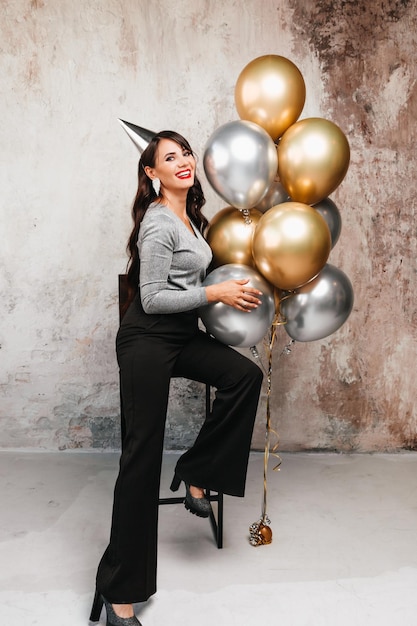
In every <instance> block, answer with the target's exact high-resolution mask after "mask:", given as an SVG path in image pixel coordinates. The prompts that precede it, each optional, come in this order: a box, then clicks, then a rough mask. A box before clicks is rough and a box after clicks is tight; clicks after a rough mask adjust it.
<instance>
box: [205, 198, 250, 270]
mask: <svg viewBox="0 0 417 626" xmlns="http://www.w3.org/2000/svg"><path fill="white" fill-rule="evenodd" d="M261 216H262V213H261V212H260V211H257V210H255V209H250V210H247V211H245V212H243V211H240V210H239V209H236V208H235V207H226V208H224V209H222V210H221V211H219V212H218V213H216V215H215V216H214V217H213V219H212V220H211V222H210V225H209V229H208V231H207V242H208V244H209V246H210V247H211V250H212V252H213V265H214V267H218V266H219V265H226V264H229V263H238V264H240V265H249V266H251V267H254V266H255V263H254V260H253V257H252V239H253V233H254V232H255V228H256V225H257V223H258V222H259V220H260V218H261Z"/></svg>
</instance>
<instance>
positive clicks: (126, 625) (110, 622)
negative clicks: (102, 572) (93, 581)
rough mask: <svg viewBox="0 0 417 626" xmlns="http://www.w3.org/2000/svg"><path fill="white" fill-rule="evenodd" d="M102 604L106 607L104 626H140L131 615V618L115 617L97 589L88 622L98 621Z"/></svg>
mask: <svg viewBox="0 0 417 626" xmlns="http://www.w3.org/2000/svg"><path fill="white" fill-rule="evenodd" d="M103 604H104V606H105V607H106V617H107V619H106V626H142V624H141V623H140V621H139V620H138V618H137V617H136V616H135V615H133V617H119V616H118V615H116V613H115V612H114V609H113V607H112V605H111V604H110V602H107V600H106V599H105V598H103V596H102V595H101V593H100V592H99V591H97V589H96V593H95V594H94V601H93V606H92V608H91V615H90V622H98V621H99V619H100V615H101V610H102V608H103Z"/></svg>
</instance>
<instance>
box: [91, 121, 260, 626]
mask: <svg viewBox="0 0 417 626" xmlns="http://www.w3.org/2000/svg"><path fill="white" fill-rule="evenodd" d="M195 170H196V162H195V158H194V155H193V152H192V150H191V148H190V146H189V144H188V142H187V141H186V140H185V139H184V138H183V137H182V136H181V135H179V134H177V133H175V132H172V131H162V132H160V133H158V134H157V135H156V136H155V137H154V138H153V139H152V141H151V142H150V144H149V145H148V147H147V148H146V149H145V150H144V152H143V154H142V156H141V159H140V161H139V173H138V178H139V184H138V190H137V194H136V198H135V201H134V204H133V210H132V215H133V219H134V228H133V231H132V233H131V236H130V239H129V243H128V251H129V253H130V259H129V269H128V283H129V289H130V301H131V302H130V306H129V307H128V309H127V311H126V313H125V315H124V317H123V320H122V323H121V326H120V329H119V331H118V334H117V340H116V349H117V357H118V363H119V367H120V380H121V394H122V400H123V411H124V416H125V423H126V432H125V436H124V440H123V446H122V455H121V459H120V470H119V475H118V478H117V481H116V486H115V492H114V505H113V515H112V527H111V536H110V543H109V546H108V547H107V549H106V551H105V553H104V555H103V557H102V559H101V562H100V565H99V568H98V573H97V587H96V595H95V599H94V604H93V608H92V612H91V618H90V619H91V620H92V621H98V620H99V618H100V612H101V608H102V606H103V603H104V604H105V607H106V611H107V626H134V625H136V626H137V625H138V624H140V622H139V621H138V620H137V618H136V617H135V616H134V611H133V606H132V604H133V603H136V602H144V601H145V600H147V599H148V598H149V597H150V596H151V595H152V594H154V593H155V591H156V553H157V522H158V500H159V481H160V473H161V463H162V453H163V438H164V428H165V419H166V411H167V403H168V393H169V383H170V379H171V378H172V377H183V378H188V379H191V380H196V381H200V382H203V383H206V384H209V385H211V386H213V387H215V388H216V390H217V391H216V397H215V400H214V402H213V406H212V411H211V413H210V415H209V416H208V417H207V418H206V420H205V423H204V424H203V426H202V428H201V431H200V433H199V435H198V437H197V439H196V441H195V443H194V445H193V446H192V447H191V449H190V450H188V451H187V452H186V453H185V454H183V455H182V456H181V457H180V458H179V460H178V463H177V466H176V470H175V476H174V479H173V481H172V485H171V489H172V490H173V491H175V490H177V489H178V487H179V485H180V482H181V481H183V482H184V484H185V487H186V499H185V506H186V508H187V509H188V510H190V511H191V512H192V513H194V514H196V515H199V516H201V517H207V516H208V514H209V509H210V504H209V502H208V500H207V499H206V498H205V492H204V490H205V489H211V490H213V491H218V492H222V493H225V494H229V495H234V496H243V495H244V490H245V481H246V471H247V463H248V457H249V450H250V443H251V437H252V430H253V424H254V420H255V416H256V409H257V405H258V399H259V393H260V389H261V384H262V372H261V370H260V369H259V367H258V366H257V365H255V364H254V363H253V362H252V361H250V360H249V359H247V358H246V357H244V356H243V355H241V354H239V353H238V352H237V351H236V350H233V349H232V348H230V347H229V346H225V345H223V344H222V343H220V342H218V341H217V340H216V339H214V338H212V337H210V336H209V335H208V334H207V333H205V332H203V331H201V330H199V328H198V312H197V311H198V308H199V307H200V306H204V305H206V304H208V303H215V302H223V303H225V304H227V305H229V306H232V307H235V308H236V309H238V310H240V311H247V312H248V314H249V313H250V311H251V310H252V309H254V308H256V307H257V306H258V305H259V304H260V300H259V296H260V295H261V292H260V291H258V290H256V289H253V288H251V287H249V286H248V284H247V283H248V280H228V281H225V282H222V283H220V284H217V285H210V286H207V287H205V286H202V282H203V280H204V278H205V275H206V271H207V268H208V266H209V264H210V262H211V250H210V248H209V246H208V244H207V243H206V241H205V239H204V237H203V233H204V230H205V228H206V226H207V220H206V219H205V217H204V216H203V214H202V212H201V208H202V206H203V204H204V202H205V200H204V196H203V192H202V189H201V185H200V183H199V181H198V179H197V178H196V175H195ZM157 179H159V182H160V188H159V191H158V193H157V192H156V191H155V189H154V187H153V184H154V183H155V181H156V180H157Z"/></svg>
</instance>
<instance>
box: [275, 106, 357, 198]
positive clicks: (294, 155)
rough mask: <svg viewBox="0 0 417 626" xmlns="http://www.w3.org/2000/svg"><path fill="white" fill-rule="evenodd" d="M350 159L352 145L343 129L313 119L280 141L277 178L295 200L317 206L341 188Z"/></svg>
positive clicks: (295, 125) (298, 124) (293, 126)
mask: <svg viewBox="0 0 417 626" xmlns="http://www.w3.org/2000/svg"><path fill="white" fill-rule="evenodd" d="M349 159H350V149H349V143H348V140H347V139H346V137H345V135H344V134H343V132H342V131H341V130H340V128H339V127H338V126H337V125H336V124H333V122H329V121H328V120H324V119H321V118H318V117H311V118H308V119H305V120H300V121H299V122H296V123H295V124H293V125H292V126H291V127H290V128H289V129H288V130H287V131H286V132H285V133H284V135H283V137H282V138H281V141H280V143H279V146H278V174H279V177H280V180H281V183H282V185H283V187H284V188H285V189H286V191H287V192H288V194H289V196H290V197H291V198H292V199H293V200H295V201H296V202H303V203H305V204H315V203H316V202H319V201H320V200H323V198H325V197H326V196H328V195H329V194H330V193H332V191H334V190H335V189H336V187H338V186H339V185H340V183H341V182H342V180H343V179H344V177H345V175H346V172H347V170H348V167H349Z"/></svg>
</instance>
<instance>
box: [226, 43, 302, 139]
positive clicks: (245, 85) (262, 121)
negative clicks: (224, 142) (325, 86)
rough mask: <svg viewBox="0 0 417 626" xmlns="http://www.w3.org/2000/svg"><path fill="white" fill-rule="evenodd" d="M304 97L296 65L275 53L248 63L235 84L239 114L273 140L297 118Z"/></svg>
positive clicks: (300, 77)
mask: <svg viewBox="0 0 417 626" xmlns="http://www.w3.org/2000/svg"><path fill="white" fill-rule="evenodd" d="M305 97H306V87H305V83H304V79H303V77H302V75H301V72H300V70H299V69H298V67H297V66H296V65H294V63H293V62H292V61H290V60H289V59H286V58H285V57H282V56H278V55H275V54H267V55H265V56H261V57H258V58H256V59H254V60H253V61H251V62H250V63H248V65H246V67H244V68H243V70H242V71H241V73H240V74H239V77H238V79H237V82H236V86H235V103H236V109H237V112H238V114H239V117H240V118H241V119H242V120H248V121H250V122H255V124H258V125H259V126H261V127H262V128H264V129H265V130H266V132H267V133H269V135H270V136H271V137H272V139H273V140H274V141H275V140H276V139H278V138H279V137H281V135H282V134H283V133H284V132H285V131H286V130H287V128H289V127H290V126H291V125H292V124H294V122H295V121H296V120H297V119H298V118H299V116H300V114H301V111H302V110H303V107H304V102H305Z"/></svg>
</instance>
